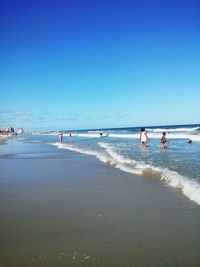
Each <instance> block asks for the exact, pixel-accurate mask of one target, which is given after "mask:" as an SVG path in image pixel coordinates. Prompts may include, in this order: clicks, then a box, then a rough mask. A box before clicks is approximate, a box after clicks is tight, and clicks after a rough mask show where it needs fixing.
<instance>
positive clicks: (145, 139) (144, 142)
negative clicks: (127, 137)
mask: <svg viewBox="0 0 200 267" xmlns="http://www.w3.org/2000/svg"><path fill="white" fill-rule="evenodd" d="M69 136H70V137H71V136H72V135H71V134H69ZM102 136H103V133H102V132H100V137H102ZM148 139H149V138H148V135H147V132H146V129H145V128H141V129H140V142H141V144H142V146H143V147H147V143H148ZM59 140H60V143H62V142H63V132H62V131H60V132H59ZM160 141H161V144H162V147H163V149H167V142H168V140H167V137H166V132H163V133H162V137H161V140H160ZM188 143H189V144H191V143H192V140H190V139H189V140H188Z"/></svg>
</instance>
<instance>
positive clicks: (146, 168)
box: [52, 142, 200, 205]
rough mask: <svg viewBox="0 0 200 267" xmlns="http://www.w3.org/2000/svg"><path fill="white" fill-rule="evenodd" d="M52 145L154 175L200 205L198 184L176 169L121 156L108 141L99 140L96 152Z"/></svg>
mask: <svg viewBox="0 0 200 267" xmlns="http://www.w3.org/2000/svg"><path fill="white" fill-rule="evenodd" d="M52 145H54V146H57V147H58V148H61V149H67V150H71V151H75V152H78V153H82V154H87V155H92V156H95V157H96V158H98V159H99V160H100V161H102V162H104V163H107V164H110V165H112V166H113V167H115V168H118V169H120V170H122V171H125V172H128V173H133V174H139V175H144V176H149V175H151V176H154V177H155V178H158V179H160V180H161V181H163V182H164V183H165V184H167V185H168V186H171V187H174V188H177V189H179V190H180V191H181V192H182V193H183V194H184V195H185V196H187V197H188V198H189V199H190V200H192V201H194V202H196V203H197V204H199V205H200V184H198V183H197V182H195V181H192V180H190V179H188V178H187V177H185V176H182V175H180V174H179V173H178V172H176V171H171V170H169V169H167V168H160V167H155V166H153V165H151V164H146V163H143V162H140V161H135V160H132V159H130V158H128V157H125V156H122V155H120V154H119V153H118V152H117V151H116V150H115V149H114V148H113V147H112V145H109V144H108V143H104V142H99V143H98V145H99V147H100V148H101V149H102V151H98V152H97V151H95V150H90V149H84V148H79V147H77V146H75V145H73V144H60V143H53V144H52Z"/></svg>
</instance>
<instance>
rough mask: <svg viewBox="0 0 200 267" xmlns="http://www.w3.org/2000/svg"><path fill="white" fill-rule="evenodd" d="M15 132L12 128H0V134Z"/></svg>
mask: <svg viewBox="0 0 200 267" xmlns="http://www.w3.org/2000/svg"><path fill="white" fill-rule="evenodd" d="M14 132H15V130H14V128H12V127H11V126H10V127H5V128H0V134H14Z"/></svg>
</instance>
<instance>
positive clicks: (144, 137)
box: [140, 128, 168, 149]
mask: <svg viewBox="0 0 200 267" xmlns="http://www.w3.org/2000/svg"><path fill="white" fill-rule="evenodd" d="M140 130H141V132H140V142H141V144H142V145H143V146H144V147H146V146H147V142H148V139H149V138H148V135H147V132H146V130H145V128H141V129H140ZM160 141H161V144H162V147H163V149H167V142H168V140H167V138H166V132H163V135H162V137H161V140H160Z"/></svg>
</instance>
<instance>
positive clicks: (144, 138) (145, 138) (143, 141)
mask: <svg viewBox="0 0 200 267" xmlns="http://www.w3.org/2000/svg"><path fill="white" fill-rule="evenodd" d="M147 141H148V135H147V132H146V131H145V128H141V132H140V142H141V144H142V145H143V146H145V147H146V146H147Z"/></svg>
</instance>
